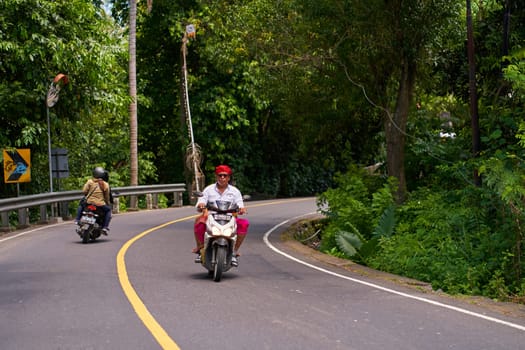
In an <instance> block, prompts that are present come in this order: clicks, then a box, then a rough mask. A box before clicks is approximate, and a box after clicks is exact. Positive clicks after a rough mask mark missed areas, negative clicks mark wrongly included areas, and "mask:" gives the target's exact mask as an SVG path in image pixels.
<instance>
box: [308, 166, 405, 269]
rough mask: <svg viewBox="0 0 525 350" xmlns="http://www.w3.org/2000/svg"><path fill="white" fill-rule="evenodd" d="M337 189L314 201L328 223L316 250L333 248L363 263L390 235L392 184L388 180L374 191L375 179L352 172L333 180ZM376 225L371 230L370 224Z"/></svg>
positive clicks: (392, 207) (391, 181)
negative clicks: (378, 242) (379, 240)
mask: <svg viewBox="0 0 525 350" xmlns="http://www.w3.org/2000/svg"><path fill="white" fill-rule="evenodd" d="M337 183H338V187H337V188H334V189H328V190H327V191H325V192H324V193H322V194H321V195H320V196H319V198H318V206H319V208H320V210H321V212H322V213H324V214H325V215H327V217H328V218H329V222H328V224H327V225H326V227H324V229H323V232H322V234H321V238H322V241H321V244H320V250H321V251H326V252H331V251H332V249H333V248H334V247H337V248H338V249H339V250H340V252H343V253H344V254H345V255H346V256H348V257H355V258H356V259H357V260H358V261H362V260H366V259H367V258H368V256H369V255H371V254H374V253H375V251H376V246H377V241H378V239H379V238H380V237H381V236H383V235H387V236H389V235H391V234H392V232H393V230H394V226H395V219H394V211H395V210H394V205H393V203H394V199H393V193H394V191H395V181H394V180H393V179H388V181H386V182H384V183H383V186H382V187H380V188H377V187H376V186H377V185H378V184H377V176H370V175H367V174H366V172H365V171H364V170H360V169H357V168H354V169H353V170H351V171H350V172H348V173H347V174H344V175H339V176H338V177H337ZM374 222H377V226H376V227H375V229H374V230H372V229H371V226H372V224H371V223H374Z"/></svg>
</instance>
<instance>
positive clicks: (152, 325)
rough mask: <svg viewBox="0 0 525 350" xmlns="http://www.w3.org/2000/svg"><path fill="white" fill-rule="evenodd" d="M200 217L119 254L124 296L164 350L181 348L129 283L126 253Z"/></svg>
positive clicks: (166, 224)
mask: <svg viewBox="0 0 525 350" xmlns="http://www.w3.org/2000/svg"><path fill="white" fill-rule="evenodd" d="M304 200H311V198H300V199H292V200H279V201H272V202H265V203H260V204H256V205H253V206H252V207H262V206H266V205H272V204H281V203H283V202H286V203H289V202H298V201H304ZM196 216H198V215H191V216H186V217H183V218H180V219H177V220H173V221H169V222H166V223H164V224H162V225H159V226H155V227H153V228H150V229H149V230H146V231H144V232H142V233H140V234H138V235H136V236H135V237H133V238H132V239H130V240H129V241H127V242H126V243H125V244H124V245H123V246H122V248H120V250H119V252H118V254H117V274H118V278H119V281H120V286H121V287H122V290H123V291H124V294H125V295H126V297H127V298H128V301H129V303H130V304H131V306H132V307H133V309H134V310H135V313H136V314H137V316H138V317H139V319H140V320H141V321H142V323H143V324H144V325H145V326H146V328H147V329H148V330H149V331H150V333H151V334H152V335H153V337H154V338H155V340H156V341H157V342H158V343H159V345H160V346H161V348H162V349H169V350H180V348H179V346H178V345H177V343H175V341H174V340H173V339H171V337H170V336H169V335H168V333H166V331H165V330H164V328H162V326H161V325H160V324H159V323H158V322H157V320H155V318H154V317H153V315H151V313H150V312H149V310H148V308H147V307H146V305H144V303H143V302H142V300H141V299H140V297H139V295H138V294H137V292H136V291H135V289H134V288H133V286H132V285H131V282H130V281H129V277H128V271H127V269H126V260H125V256H126V252H127V251H128V249H129V248H130V247H131V245H132V244H133V243H135V242H136V241H138V240H139V239H141V238H143V237H144V236H146V235H148V234H150V233H152V232H154V231H156V230H159V229H161V228H164V227H166V226H169V225H172V224H174V223H177V222H181V221H186V220H190V219H193V218H195V217H196Z"/></svg>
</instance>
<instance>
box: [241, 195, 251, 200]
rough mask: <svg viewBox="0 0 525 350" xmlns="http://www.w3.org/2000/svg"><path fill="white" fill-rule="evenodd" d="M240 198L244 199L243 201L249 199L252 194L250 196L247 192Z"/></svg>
mask: <svg viewBox="0 0 525 350" xmlns="http://www.w3.org/2000/svg"><path fill="white" fill-rule="evenodd" d="M242 199H244V200H245V201H249V200H250V199H252V196H250V195H249V194H245V195H244V196H242Z"/></svg>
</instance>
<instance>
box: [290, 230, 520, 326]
mask: <svg viewBox="0 0 525 350" xmlns="http://www.w3.org/2000/svg"><path fill="white" fill-rule="evenodd" d="M296 229H297V223H295V224H293V225H292V226H290V227H289V228H288V229H287V230H285V231H284V232H282V233H281V235H280V239H281V243H283V244H284V245H285V246H286V248H287V249H289V250H290V251H293V252H295V253H297V254H298V255H301V256H304V257H307V258H310V259H312V260H315V261H319V262H321V263H323V264H327V265H330V266H333V267H337V268H341V269H344V270H346V271H349V272H351V273H352V274H355V275H356V278H358V277H367V278H373V279H377V280H383V281H386V282H388V283H393V284H395V285H398V286H401V287H404V288H408V289H411V290H414V291H418V292H420V293H425V294H429V296H430V295H439V296H440V297H443V298H445V299H449V300H450V301H451V302H452V303H454V302H461V303H467V304H470V305H474V306H477V307H481V308H484V309H488V310H491V311H493V312H496V313H499V314H502V315H505V316H509V317H514V318H518V319H523V320H525V305H523V304H517V303H511V302H500V301H495V300H492V299H489V298H485V297H478V296H464V295H449V294H446V293H443V292H441V291H434V290H433V289H432V286H431V285H430V284H429V283H426V282H421V281H417V280H414V279H410V278H406V277H403V276H398V275H394V274H390V273H386V272H382V271H378V270H374V269H371V268H369V267H366V266H362V265H359V264H356V263H354V262H352V261H349V260H346V259H340V258H337V257H334V256H331V255H328V254H324V253H321V252H319V251H318V250H316V249H314V248H311V247H309V246H308V245H305V244H303V243H301V242H299V241H297V240H295V239H294V232H295V230H296Z"/></svg>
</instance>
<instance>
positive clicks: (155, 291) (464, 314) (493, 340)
mask: <svg viewBox="0 0 525 350" xmlns="http://www.w3.org/2000/svg"><path fill="white" fill-rule="evenodd" d="M248 204H249V205H248V210H249V212H248V215H247V218H248V219H249V220H250V222H251V226H250V232H249V234H248V237H247V239H246V241H245V242H244V245H243V247H242V249H241V253H242V256H241V258H240V264H239V268H237V269H232V270H230V271H228V272H227V273H225V275H224V276H223V279H222V281H221V282H220V283H215V282H213V281H212V280H211V279H209V278H208V276H207V273H206V271H205V270H204V269H203V268H202V267H201V266H200V265H198V264H195V263H193V258H194V255H193V254H191V253H190V252H191V248H192V247H193V245H194V240H193V235H192V223H193V218H194V216H195V214H196V213H195V210H194V208H192V207H183V208H170V209H161V210H153V211H140V212H134V213H125V214H120V215H115V216H114V219H113V222H112V225H111V227H112V230H111V233H110V235H109V236H108V237H103V238H102V239H100V240H98V241H96V242H95V243H92V244H87V245H84V244H81V243H80V239H79V238H78V236H77V235H76V234H75V233H74V230H73V224H72V223H71V222H66V223H61V224H57V225H50V226H46V227H41V228H38V229H31V230H27V231H22V232H15V233H10V234H8V235H4V236H0V315H1V317H0V349H2V350H11V349H13V350H15V349H16V350H26V349H27V350H32V349H40V350H48V349H49V350H51V349H111V350H115V349H126V350H132V349H148V350H149V349H185V350H186V349H187V350H199V349H239V350H241V349H250V350H259V349H301V350H308V349H315V350H319V349H327V350H332V349H366V350H375V349H403V350H410V349H414V350H416V349H417V350H421V349H461V350H468V349H476V350H479V349H509V350H510V349H512V350H514V349H525V318H523V317H520V316H516V314H513V315H512V316H509V315H504V314H502V313H500V312H497V311H493V310H488V309H483V308H481V307H480V306H475V305H472V304H470V303H467V302H461V301H457V300H454V299H451V298H444V297H440V296H438V295H435V294H433V293H430V294H425V293H423V292H417V291H414V290H413V289H406V288H404V287H402V286H396V285H394V284H389V283H388V282H386V281H385V280H374V279H373V278H372V277H368V278H367V277H362V276H360V275H356V274H353V273H352V272H349V271H346V270H344V269H341V268H338V267H336V266H331V265H325V264H323V263H321V262H319V261H314V260H311V258H310V257H307V256H300V255H298V253H297V251H295V250H291V249H290V248H288V247H287V245H284V244H282V243H281V242H280V239H279V233H280V232H282V230H284V229H285V228H286V227H287V226H288V225H289V224H290V223H291V222H293V221H294V220H297V218H299V217H300V216H302V215H307V214H309V213H310V214H311V213H314V212H315V211H316V205H315V199H314V198H302V199H293V200H275V201H257V202H249V203H248ZM518 315H519V314H518Z"/></svg>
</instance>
